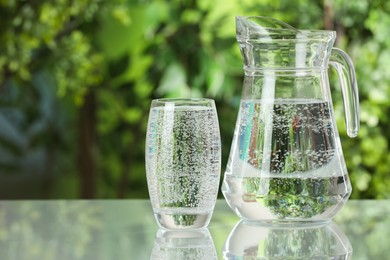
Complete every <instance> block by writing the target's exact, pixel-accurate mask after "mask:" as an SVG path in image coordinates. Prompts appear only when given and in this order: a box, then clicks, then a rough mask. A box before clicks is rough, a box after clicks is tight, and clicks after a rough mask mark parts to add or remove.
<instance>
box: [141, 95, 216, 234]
mask: <svg viewBox="0 0 390 260" xmlns="http://www.w3.org/2000/svg"><path fill="white" fill-rule="evenodd" d="M145 154H146V156H145V157H146V158H145V159H146V173H147V180H148V189H149V196H150V199H151V203H152V207H153V211H154V214H155V217H156V220H157V223H158V224H159V225H160V226H161V227H163V228H170V229H171V228H172V229H183V228H184V229H194V228H201V227H205V226H207V225H208V223H209V222H210V218H211V215H212V212H213V209H214V205H215V202H216V199H217V194H218V187H219V180H220V169H221V140H220V133H219V124H218V117H217V112H216V108H215V103H214V101H213V100H211V99H204V98H201V99H156V100H153V101H152V105H151V109H150V114H149V122H148V130H147V136H146V153H145Z"/></svg>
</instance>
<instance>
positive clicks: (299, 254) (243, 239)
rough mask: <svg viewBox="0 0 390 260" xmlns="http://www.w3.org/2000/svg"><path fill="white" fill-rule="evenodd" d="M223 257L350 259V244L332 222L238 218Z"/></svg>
mask: <svg viewBox="0 0 390 260" xmlns="http://www.w3.org/2000/svg"><path fill="white" fill-rule="evenodd" d="M223 256H224V259H263V260H265V259H351V257H352V246H351V244H350V242H349V241H348V238H347V237H346V236H345V234H344V233H343V232H342V231H341V230H340V229H339V228H338V227H337V226H336V225H335V224H334V223H331V224H328V225H312V226H310V225H309V226H307V225H301V226H299V225H298V226H296V225H294V226H291V225H281V226H276V225H256V224H254V223H249V222H248V223H246V222H245V221H242V220H241V221H240V222H239V223H238V224H237V225H236V226H235V227H234V228H233V230H232V231H231V233H230V235H229V237H228V238H227V240H226V242H225V245H224V248H223Z"/></svg>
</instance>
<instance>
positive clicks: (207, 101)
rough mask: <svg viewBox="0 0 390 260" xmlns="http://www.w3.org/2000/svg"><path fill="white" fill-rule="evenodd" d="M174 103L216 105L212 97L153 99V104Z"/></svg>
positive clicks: (178, 104)
mask: <svg viewBox="0 0 390 260" xmlns="http://www.w3.org/2000/svg"><path fill="white" fill-rule="evenodd" d="M167 104H174V105H177V106H180V105H189V106H191V105H198V106H199V105H212V106H213V105H215V101H214V99H211V98H157V99H153V100H152V106H159V105H167Z"/></svg>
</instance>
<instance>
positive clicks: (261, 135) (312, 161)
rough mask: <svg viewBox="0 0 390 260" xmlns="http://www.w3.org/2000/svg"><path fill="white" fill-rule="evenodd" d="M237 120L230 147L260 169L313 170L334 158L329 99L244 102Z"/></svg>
mask: <svg viewBox="0 0 390 260" xmlns="http://www.w3.org/2000/svg"><path fill="white" fill-rule="evenodd" d="M237 123H238V125H237V126H236V127H237V129H239V130H238V132H237V133H236V136H235V139H236V140H235V143H237V144H238V145H237V147H233V148H234V149H239V151H238V154H239V160H244V161H246V162H248V163H249V164H251V165H252V166H254V167H256V168H258V169H261V170H262V171H268V172H270V173H277V174H289V173H292V172H305V171H312V170H314V169H317V168H320V167H322V166H324V165H326V164H327V163H329V162H330V161H331V160H332V159H333V157H335V153H336V147H335V131H334V128H333V121H332V118H331V116H330V107H329V103H328V102H321V101H317V102H313V101H308V102H302V101H301V102H296V101H293V100H287V101H286V100H284V101H283V102H282V101H281V100H275V101H274V102H260V101H254V100H250V101H243V102H242V104H241V110H240V115H239V119H238V122H237ZM236 159H237V158H236ZM231 163H233V164H234V162H233V161H232V162H231ZM267 167H268V168H267Z"/></svg>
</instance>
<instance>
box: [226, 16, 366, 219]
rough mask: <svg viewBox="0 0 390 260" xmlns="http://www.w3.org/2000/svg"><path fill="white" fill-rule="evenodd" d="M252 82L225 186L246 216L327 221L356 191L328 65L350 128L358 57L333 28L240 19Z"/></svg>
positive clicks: (352, 131)
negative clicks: (339, 128)
mask: <svg viewBox="0 0 390 260" xmlns="http://www.w3.org/2000/svg"><path fill="white" fill-rule="evenodd" d="M236 24H237V40H238V43H239V46H240V50H241V54H242V56H243V61H244V65H245V66H244V69H245V79H244V84H243V85H244V86H243V92H242V99H241V105H240V110H239V115H238V118H237V124H236V128H235V133H234V138H233V142H232V146H231V151H230V157H229V162H228V165H227V167H226V172H225V179H224V183H223V186H222V191H223V194H224V196H225V198H226V200H227V202H228V204H229V205H230V207H231V208H232V209H233V210H234V211H235V212H236V213H237V214H238V215H239V216H240V217H241V218H243V219H250V220H258V221H268V222H269V221H314V220H315V221H325V220H329V219H331V218H332V217H333V216H334V215H335V214H336V213H337V212H338V211H339V209H340V208H341V207H342V206H343V205H344V203H345V202H346V201H347V199H348V197H349V195H350V194H351V191H352V188H351V184H350V180H349V178H348V173H347V169H346V166H345V162H344V158H343V153H342V150H341V144H340V138H339V134H338V131H337V128H336V123H335V119H334V113H333V107H332V101H331V94H330V88H329V82H328V71H327V70H328V64H330V65H332V66H333V67H335V68H336V70H337V72H338V74H339V76H340V83H341V87H342V93H343V97H344V108H345V113H346V126H347V133H348V135H349V136H351V137H355V136H356V135H357V132H358V129H359V111H358V110H359V101H358V90H357V84H356V79H355V72H354V68H353V64H352V62H351V60H350V58H349V57H348V56H347V54H345V53H344V52H343V51H342V50H340V49H335V48H332V46H333V43H334V41H335V38H336V34H335V32H332V31H315V30H302V31H301V30H297V29H295V28H293V27H291V26H289V25H287V24H285V23H283V22H281V21H278V20H276V19H273V18H267V17H237V19H236Z"/></svg>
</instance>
